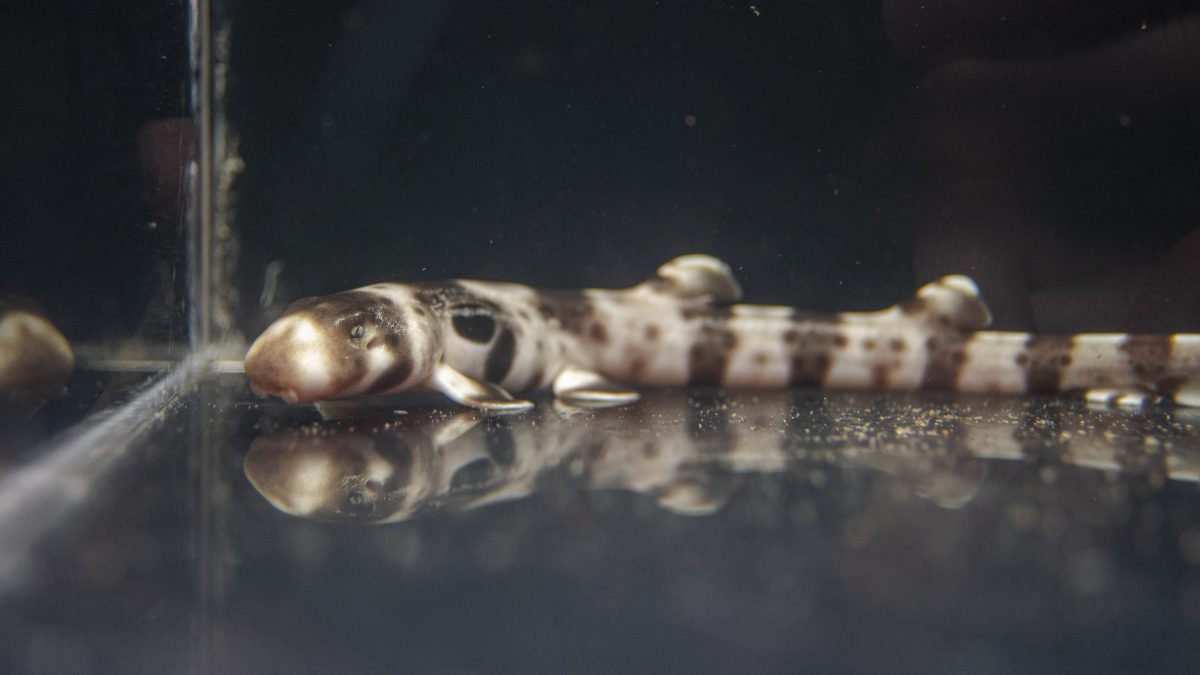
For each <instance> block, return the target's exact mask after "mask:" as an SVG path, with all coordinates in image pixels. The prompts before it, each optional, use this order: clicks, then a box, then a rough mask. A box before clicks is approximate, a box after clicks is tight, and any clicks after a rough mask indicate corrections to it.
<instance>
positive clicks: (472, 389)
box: [429, 363, 533, 414]
mask: <svg viewBox="0 0 1200 675" xmlns="http://www.w3.org/2000/svg"><path fill="white" fill-rule="evenodd" d="M429 386H431V387H433V388H434V389H437V390H438V391H440V392H442V393H443V394H445V395H446V396H448V397H450V399H452V400H454V401H455V402H457V403H461V404H463V405H465V406H470V407H472V408H477V409H479V410H483V411H486V412H491V413H501V414H507V413H519V412H524V411H526V410H529V409H531V408H533V402H532V401H524V400H521V399H515V398H513V397H512V395H511V394H509V393H508V392H507V391H504V390H503V389H501V388H500V387H497V386H496V385H494V384H492V383H490V382H480V381H479V380H476V379H474V378H470V377H467V376H466V375H463V374H462V373H460V372H458V371H457V370H455V369H453V368H451V367H450V366H448V365H446V364H444V363H440V364H438V366H437V367H436V368H434V369H433V375H432V376H430V378H429Z"/></svg>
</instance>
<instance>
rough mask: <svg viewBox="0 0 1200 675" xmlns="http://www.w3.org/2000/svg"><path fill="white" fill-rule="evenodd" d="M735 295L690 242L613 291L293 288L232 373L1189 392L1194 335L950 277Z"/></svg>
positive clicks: (373, 389)
mask: <svg viewBox="0 0 1200 675" xmlns="http://www.w3.org/2000/svg"><path fill="white" fill-rule="evenodd" d="M740 297H741V290H740V288H739V286H738V284H737V281H736V280H735V279H734V278H733V276H732V274H731V273H730V271H729V267H728V266H727V265H725V263H723V262H721V261H719V260H717V259H715V258H712V257H709V256H702V255H689V256H683V257H680V258H676V259H674V260H672V261H670V262H668V263H667V264H665V265H663V266H662V267H660V268H659V270H658V272H657V273H656V275H655V276H654V277H652V278H651V279H649V280H647V281H645V282H643V283H641V284H638V285H636V286H633V287H631V288H626V289H617V290H600V289H588V290H582V291H542V290H537V289H534V288H530V287H528V286H522V285H518V284H509V283H497V282H485V281H470V280H454V281H447V282H440V283H429V284H417V285H405V284H394V283H384V284H375V285H373V286H367V287H364V288H360V289H356V290H352V291H346V292H343V293H337V294H334V295H329V296H322V297H317V298H308V299H305V300H301V301H298V302H297V303H294V304H293V305H292V306H291V307H289V308H288V310H287V311H286V312H285V313H284V315H283V316H282V317H280V318H279V319H278V320H277V321H276V322H275V323H273V324H272V325H271V326H269V327H268V328H267V330H266V331H265V332H264V333H263V335H262V336H261V337H260V338H259V339H258V340H257V341H256V342H255V343H254V345H253V346H252V347H251V349H250V351H249V353H248V354H247V357H246V372H247V375H248V376H249V378H250V381H251V384H252V385H253V387H254V388H255V389H256V390H257V391H259V392H260V393H263V394H270V395H275V396H279V397H281V398H283V399H284V400H287V401H289V402H311V401H322V400H330V399H345V398H355V397H359V396H369V395H376V394H386V393H391V392H395V391H401V390H405V389H412V388H419V387H424V388H432V389H437V390H440V391H442V392H444V393H446V394H447V395H449V396H450V397H451V398H453V399H454V400H456V401H459V402H460V403H464V404H466V405H469V406H473V407H477V408H482V409H490V410H495V411H498V412H513V411H517V410H524V409H527V408H528V407H529V406H530V405H532V404H529V403H528V402H525V401H519V400H516V399H514V398H513V397H512V396H511V394H510V393H509V392H522V391H528V390H535V389H543V388H547V387H551V388H553V390H554V392H555V394H556V395H557V396H558V397H559V398H560V399H563V400H565V401H566V402H568V403H572V404H577V405H591V406H593V407H601V406H605V405H617V404H622V403H628V402H631V401H633V400H636V398H637V394H636V393H634V392H633V391H631V390H629V389H628V385H651V386H691V385H696V386H719V387H727V388H731V389H751V390H764V389H783V388H788V387H825V388H833V389H866V390H914V389H931V390H949V391H960V392H970V393H999V394H1030V393H1060V392H1082V393H1084V394H1085V395H1086V396H1087V397H1088V399H1089V400H1091V401H1094V402H1098V403H1106V404H1119V405H1141V404H1144V403H1155V402H1172V401H1173V402H1175V403H1177V404H1180V405H1187V406H1200V335H1195V334H1174V335H1127V334H1119V333H1111V334H1079V335H1032V334H1029V333H1019V332H1007V331H989V330H985V329H986V327H987V326H988V325H989V323H990V321H991V316H990V313H989V311H988V309H987V306H986V305H985V304H984V302H983V301H982V300H981V299H980V297H979V293H978V289H977V288H976V286H975V284H974V282H972V281H971V280H970V279H968V278H967V277H964V276H958V275H954V276H948V277H944V278H942V279H939V280H937V281H934V282H932V283H930V284H927V285H925V286H923V287H922V288H921V289H920V290H919V291H918V292H917V294H916V295H915V296H914V297H912V298H911V299H909V300H907V301H905V302H903V303H900V304H898V305H896V306H893V307H890V308H887V309H883V310H880V311H875V312H848V313H839V314H827V315H826V314H813V313H808V312H802V311H799V310H796V309H793V308H791V307H784V306H766V305H745V304H737V301H738V300H739V299H740ZM617 382H621V383H627V384H626V385H619V384H616V383H617Z"/></svg>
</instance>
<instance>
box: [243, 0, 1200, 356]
mask: <svg viewBox="0 0 1200 675" xmlns="http://www.w3.org/2000/svg"><path fill="white" fill-rule="evenodd" d="M1110 5H1111V6H1110V7H1108V8H1104V7H1101V8H1099V9H1097V7H1095V3H1084V2H1075V1H1070V0H1068V1H1062V2H1056V3H1045V2H1032V1H1029V2H1019V3H1010V2H1006V3H991V2H977V3H961V2H954V3H952V2H930V3H925V2H920V3H918V2H907V1H904V0H892V1H889V2H882V3H881V2H867V3H843V2H771V1H769V0H768V1H766V2H757V3H750V2H725V1H722V0H716V1H710V0H704V1H678V0H677V1H668V2H656V3H644V2H639V3H612V2H598V1H578V2H549V1H542V2H457V3H455V2H445V1H440V2H439V1H432V2H431V1H426V2H419V3H388V2H332V3H321V4H320V5H319V6H313V7H310V8H309V9H297V8H296V7H294V6H292V5H291V4H288V3H283V2H261V3H245V4H242V5H240V6H238V7H236V8H235V10H234V12H233V26H234V31H233V60H232V64H231V73H232V82H231V85H232V88H231V96H230V101H229V104H230V114H231V118H232V122H233V125H234V127H235V128H236V129H237V130H238V131H239V132H240V134H241V151H242V155H243V157H244V158H245V160H246V167H247V168H246V173H245V175H244V176H243V179H242V180H241V182H240V183H239V202H238V207H239V208H238V214H237V222H238V223H239V225H240V234H241V237H242V241H243V244H244V248H243V250H242V257H241V265H240V273H241V284H240V287H241V288H242V289H243V291H244V293H243V297H242V299H243V314H242V316H243V317H244V325H245V327H246V330H247V332H248V333H250V334H251V335H252V334H253V333H255V332H256V331H257V330H258V328H259V327H261V325H262V324H263V322H264V321H265V320H266V319H269V318H270V314H271V308H267V310H268V311H267V312H266V313H265V316H264V313H263V312H262V311H260V310H259V309H258V308H256V307H255V306H254V304H255V301H256V300H259V299H260V295H259V292H258V289H259V288H261V287H262V285H263V278H264V270H265V269H266V266H267V264H268V263H269V262H270V261H276V260H278V261H282V263H283V265H284V273H283V280H284V282H285V283H284V285H283V287H282V289H283V290H282V292H281V296H279V297H276V298H274V300H275V301H276V307H277V306H278V305H279V304H282V302H284V301H286V300H290V299H294V298H295V297H297V296H299V295H308V294H317V293H325V292H331V291H335V290H339V289H343V288H346V287H350V286H355V285H361V284H365V283H369V282H373V281H377V280H383V279H391V280H409V279H430V278H439V277H445V276H466V277H483V278H497V279H505V280H515V281H523V282H528V283H534V284H540V285H550V286H579V285H593V286H595V285H600V286H610V285H623V284H630V283H634V282H636V281H638V280H640V279H641V278H643V277H645V276H647V275H648V274H649V273H650V272H651V270H653V269H654V267H655V266H656V265H658V264H659V263H661V262H663V261H664V260H666V259H668V258H670V257H672V256H675V255H678V254H681V253H686V252H695V251H703V252H710V253H714V254H716V255H719V256H721V257H724V258H726V259H727V260H728V261H729V262H730V263H731V264H732V265H733V266H734V268H735V269H736V270H737V271H738V273H739V274H740V276H741V277H742V278H743V280H744V282H745V285H746V287H747V290H748V291H749V297H750V299H752V300H756V301H766V302H792V303H796V304H801V305H805V306H809V307H815V308H822V309H836V308H842V307H873V306H879V305H883V304H887V303H890V302H893V301H895V300H897V299H899V298H902V297H904V296H906V295H907V294H908V293H910V292H911V291H912V289H913V287H914V286H915V284H916V283H918V282H923V281H926V280H928V279H929V278H932V277H934V276H937V275H941V274H945V273H950V272H966V273H969V274H972V275H974V276H976V277H977V279H978V280H979V281H980V283H981V285H982V286H983V289H984V294H985V297H987V298H989V300H990V301H991V303H992V304H993V306H994V309H995V314H996V316H997V322H998V325H1000V326H1002V327H1007V328H1032V327H1035V326H1037V327H1041V328H1042V329H1049V330H1080V329H1089V330H1096V329H1110V330H1111V329H1120V328H1142V329H1154V330H1172V329H1174V330H1179V329H1182V328H1187V327H1195V326H1197V325H1200V312H1198V311H1197V308H1198V307H1200V295H1197V293H1198V292H1200V273H1197V272H1196V270H1195V267H1196V266H1195V265H1194V264H1191V263H1192V261H1194V260H1195V259H1196V256H1198V255H1200V237H1196V236H1193V237H1192V239H1191V240H1190V242H1189V241H1182V240H1183V238H1184V237H1185V235H1187V234H1188V233H1189V232H1195V231H1196V230H1195V228H1196V226H1197V220H1196V215H1195V214H1196V211H1197V206H1198V204H1197V193H1196V190H1195V189H1194V186H1195V185H1196V181H1197V178H1200V175H1198V173H1200V170H1198V164H1197V161H1196V159H1195V157H1196V151H1197V150H1198V149H1200V147H1198V146H1200V143H1198V142H1197V133H1196V132H1197V128H1196V122H1195V120H1196V119H1197V113H1198V112H1200V105H1198V104H1197V93H1196V92H1198V91H1200V88H1198V87H1197V86H1196V85H1197V79H1200V71H1198V70H1197V68H1196V65H1197V59H1196V57H1195V54H1196V53H1197V51H1196V49H1195V48H1194V45H1195V37H1196V36H1197V35H1198V34H1200V32H1198V31H1197V28H1196V25H1195V22H1196V19H1195V18H1194V17H1193V16H1192V15H1190V14H1189V13H1188V9H1189V7H1188V6H1187V4H1186V3H1180V2H1154V1H1152V2H1140V3H1119V4H1118V3H1110ZM1181 241H1182V244H1181ZM1172 247H1176V250H1175V258H1174V260H1173V261H1172V259H1170V258H1168V257H1166V256H1168V253H1169V252H1170V251H1171V249H1172ZM1039 293H1041V294H1042V295H1040V296H1039V295H1038V294H1039Z"/></svg>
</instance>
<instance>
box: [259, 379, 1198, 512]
mask: <svg viewBox="0 0 1200 675" xmlns="http://www.w3.org/2000/svg"><path fill="white" fill-rule="evenodd" d="M388 410H389V411H390V408H389V409H388ZM381 411H382V409H379V410H373V409H371V408H361V409H358V410H357V411H356V412H355V414H356V415H357V418H342V419H336V420H328V421H324V422H318V423H314V424H308V425H303V426H291V427H288V428H284V429H282V430H279V431H274V432H271V433H267V434H264V435H261V436H259V437H258V438H257V439H255V440H254V441H253V443H252V445H251V448H250V451H249V453H248V454H247V456H246V458H245V462H244V470H245V474H246V477H247V478H248V479H249V481H250V483H251V484H253V486H254V487H255V488H256V489H257V490H258V492H259V493H260V494H261V495H262V496H263V497H264V498H266V499H267V501H269V502H270V503H271V504H272V505H273V506H275V507H276V508H277V509H279V510H281V511H283V512H285V513H289V514H292V515H295V516H301V517H304V518H310V519H314V520H323V521H363V522H395V521H403V520H408V519H411V518H414V517H417V516H420V515H424V514H428V513H432V512H439V511H463V510H468V509H474V508H478V507H481V506H485V505H488V504H493V503H497V502H503V501H508V500H513V499H520V498H522V497H525V496H528V495H530V494H531V493H533V492H534V491H536V490H537V489H538V487H539V485H540V484H541V483H542V481H543V479H544V478H545V477H547V476H549V475H551V474H554V475H556V476H559V477H565V478H566V479H567V480H569V481H571V482H572V484H574V485H577V486H578V487H580V488H582V489H587V490H629V491H633V492H637V493H640V494H643V495H646V496H648V497H650V498H652V499H654V500H655V501H656V502H657V504H658V505H659V506H660V507H661V508H663V509H666V510H668V511H670V512H673V513H677V514H681V515H691V516H698V515H706V514H711V513H714V512H716V511H718V510H719V509H721V508H722V506H724V505H725V504H726V502H727V501H728V500H729V499H730V497H731V495H732V494H733V493H734V491H735V490H736V487H737V484H738V481H739V479H740V478H741V477H742V476H743V475H744V474H749V473H779V472H796V473H797V474H799V475H802V476H805V477H807V478H808V480H809V481H810V482H811V483H812V484H813V485H817V486H819V484H820V482H821V480H822V477H823V476H824V472H825V471H826V470H828V469H829V468H831V467H837V468H849V469H865V470H870V471H875V472H882V473H883V474H886V475H887V476H889V477H890V480H892V481H893V482H894V484H895V485H897V486H899V488H900V489H902V490H905V491H907V492H908V493H911V494H915V495H916V496H918V497H920V498H922V499H925V500H929V501H931V502H933V503H935V504H937V505H939V506H942V507H945V508H960V507H963V506H965V505H967V504H968V503H970V502H971V501H972V499H973V498H975V496H976V495H977V494H978V493H979V492H980V489H981V487H982V486H983V485H984V483H985V479H986V476H987V473H988V468H989V466H991V465H992V464H994V463H996V462H1001V461H1013V460H1016V461H1020V462H1023V463H1024V465H1025V466H1027V467H1028V468H1029V470H1030V471H1032V472H1035V473H1034V475H1036V476H1038V477H1039V479H1040V480H1041V481H1042V482H1044V483H1051V482H1053V481H1054V479H1055V476H1056V471H1055V469H1056V467H1058V466H1060V465H1061V466H1075V467H1085V468H1087V469H1094V470H1102V471H1106V472H1111V473H1112V474H1114V475H1120V476H1122V478H1123V479H1127V480H1137V481H1143V482H1145V483H1146V484H1147V485H1150V486H1152V487H1158V486H1161V485H1162V484H1163V483H1165V482H1166V481H1167V480H1168V479H1174V480H1185V481H1193V482H1195V481H1197V480H1198V479H1200V443H1198V442H1197V441H1200V428H1198V426H1197V424H1196V421H1197V420H1196V419H1195V417H1189V416H1187V414H1186V412H1185V411H1157V412H1153V413H1151V412H1147V413H1128V412H1120V411H1111V412H1110V411H1093V410H1088V409H1086V408H1085V407H1082V406H1079V405H1075V404H1068V403H1064V402H1062V401H1053V400H1047V401H1036V400H1034V401H1030V400H1023V399H988V398H979V399H968V400H966V401H965V402H959V403H956V404H955V405H946V403H945V402H943V401H940V400H939V399H937V398H935V397H929V396H923V397H920V396H915V395H914V396H911V397H905V396H886V397H883V396H872V395H866V394H845V395H817V394H804V393H781V394H777V395H769V396H764V395H748V394H731V395H722V396H715V395H714V396H707V397H696V396H694V395H693V396H689V395H686V394H683V393H671V392H663V393H657V394H652V395H650V396H648V397H646V398H645V399H644V400H643V401H642V402H641V403H639V404H637V405H635V406H631V407H629V408H623V409H614V410H604V411H596V412H587V413H582V412H576V411H570V410H562V409H554V408H553V407H551V406H549V405H543V406H540V407H539V408H538V409H537V410H536V411H534V412H532V413H529V414H526V415H520V416H515V417H502V418H488V417H486V416H482V415H479V414H478V413H475V412H452V411H450V412H448V411H446V410H445V409H438V408H426V409H414V410H413V411H412V412H411V413H410V414H407V415H403V416H399V417H397V418H395V419H392V420H388V421H371V420H370V419H369V417H370V415H371V414H372V413H373V412H381Z"/></svg>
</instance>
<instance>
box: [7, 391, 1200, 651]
mask: <svg viewBox="0 0 1200 675" xmlns="http://www.w3.org/2000/svg"><path fill="white" fill-rule="evenodd" d="M399 410H403V411H404V412H403V414H401V413H400V412H397V411H399ZM1197 480H1200V415H1197V414H1195V411H1188V410H1182V409H1181V410H1171V409H1163V410H1154V411H1108V410H1091V409H1088V408H1086V407H1084V406H1083V405H1082V404H1079V403H1075V402H1071V401H1066V400H1062V399H1036V398H1034V399H1020V398H987V397H960V396H939V395H929V394H920V395H916V394H914V395H906V394H888V395H880V394H853V393H821V392H813V391H793V392H783V393H778V394H758V395H754V394H747V393H721V392H715V391H701V392H678V391H660V392H649V393H647V395H646V396H645V398H644V399H643V400H642V401H641V402H639V403H637V404H635V405H633V406H630V407H626V408H620V409H613V410H607V411H599V412H594V413H593V412H577V411H561V410H555V409H554V407H553V405H552V404H551V402H550V401H548V400H540V401H539V405H538V408H537V409H536V410H535V411H533V412H531V413H527V414H523V415H518V416H511V417H494V418H487V417H482V416H479V415H477V414H475V413H473V412H471V411H466V410H463V409H461V408H458V407H453V406H450V405H449V404H444V403H442V402H441V401H439V400H436V399H435V400H432V401H421V402H418V403H416V404H414V403H413V399H411V398H398V399H394V400H389V401H384V402H380V403H376V404H373V405H372V406H370V407H364V408H363V409H361V410H356V411H352V413H351V415H350V416H349V417H347V418H342V419H336V420H329V421H326V420H322V419H321V418H320V416H319V415H318V414H317V412H316V411H315V410H313V409H312V408H311V407H289V406H284V405H281V404H276V403H272V402H264V401H262V400H260V399H257V398H255V397H254V396H253V395H252V394H250V393H249V392H248V390H247V389H246V387H245V384H244V379H243V378H240V377H238V376H216V377H212V378H209V379H207V380H205V381H203V382H202V383H201V385H200V386H199V387H198V388H197V389H195V390H194V391H192V392H191V393H190V394H188V395H187V396H186V397H185V399H184V400H182V401H181V402H178V403H177V404H175V405H173V406H170V407H169V408H168V409H167V411H166V412H164V413H163V414H162V419H161V420H159V421H158V422H157V423H156V424H155V425H154V427H153V430H152V431H149V432H147V433H146V434H145V436H144V438H141V439H140V440H139V442H137V443H136V444H134V446H133V447H132V448H130V450H129V455H128V457H126V458H125V459H124V461H122V462H121V463H120V464H119V465H117V466H114V467H113V468H111V470H109V471H107V472H106V473H104V474H103V475H102V476H97V477H96V479H95V483H96V484H95V485H92V486H90V488H91V492H89V494H88V498H87V499H86V501H85V502H83V505H82V507H81V508H78V509H76V510H74V511H73V512H72V514H71V515H70V517H69V518H64V519H63V520H62V522H61V523H58V524H56V525H55V526H54V527H53V528H52V529H50V530H48V532H47V533H46V534H45V536H43V537H40V538H39V539H38V540H37V541H36V542H35V544H34V545H32V547H31V549H30V550H29V551H28V552H27V553H28V555H27V556H26V557H25V559H24V564H23V565H20V566H15V564H14V566H10V568H8V569H0V576H3V577H4V579H5V580H6V581H7V583H5V584H4V585H3V586H2V587H0V591H3V595H2V596H0V636H3V637H0V671H3V672H6V673H21V672H55V673H66V672H120V673H141V672H147V673H150V672H153V673H162V672H214V673H266V672H281V673H282V672H287V673H302V672H351V671H352V672H360V673H361V672H400V671H415V672H456V673H462V672H512V671H519V672H529V671H549V672H614V671H617V672H621V671H624V672H651V671H668V672H681V671H694V672H729V671H734V672H794V671H796V670H801V669H803V670H839V671H841V670H855V671H861V670H887V671H897V670H899V671H920V672H963V671H971V672H1011V671H1029V670H1058V671H1061V670H1085V669H1086V670H1097V669H1102V670H1147V669H1154V670H1159V671H1184V670H1190V669H1191V668H1192V667H1194V664H1195V663H1197V662H1198V660H1200V640H1198V639H1197V638H1198V637H1200V489H1198V487H1197ZM63 489H64V490H67V489H71V486H70V485H64V486H63ZM5 526H7V524H4V523H0V527H5Z"/></svg>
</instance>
